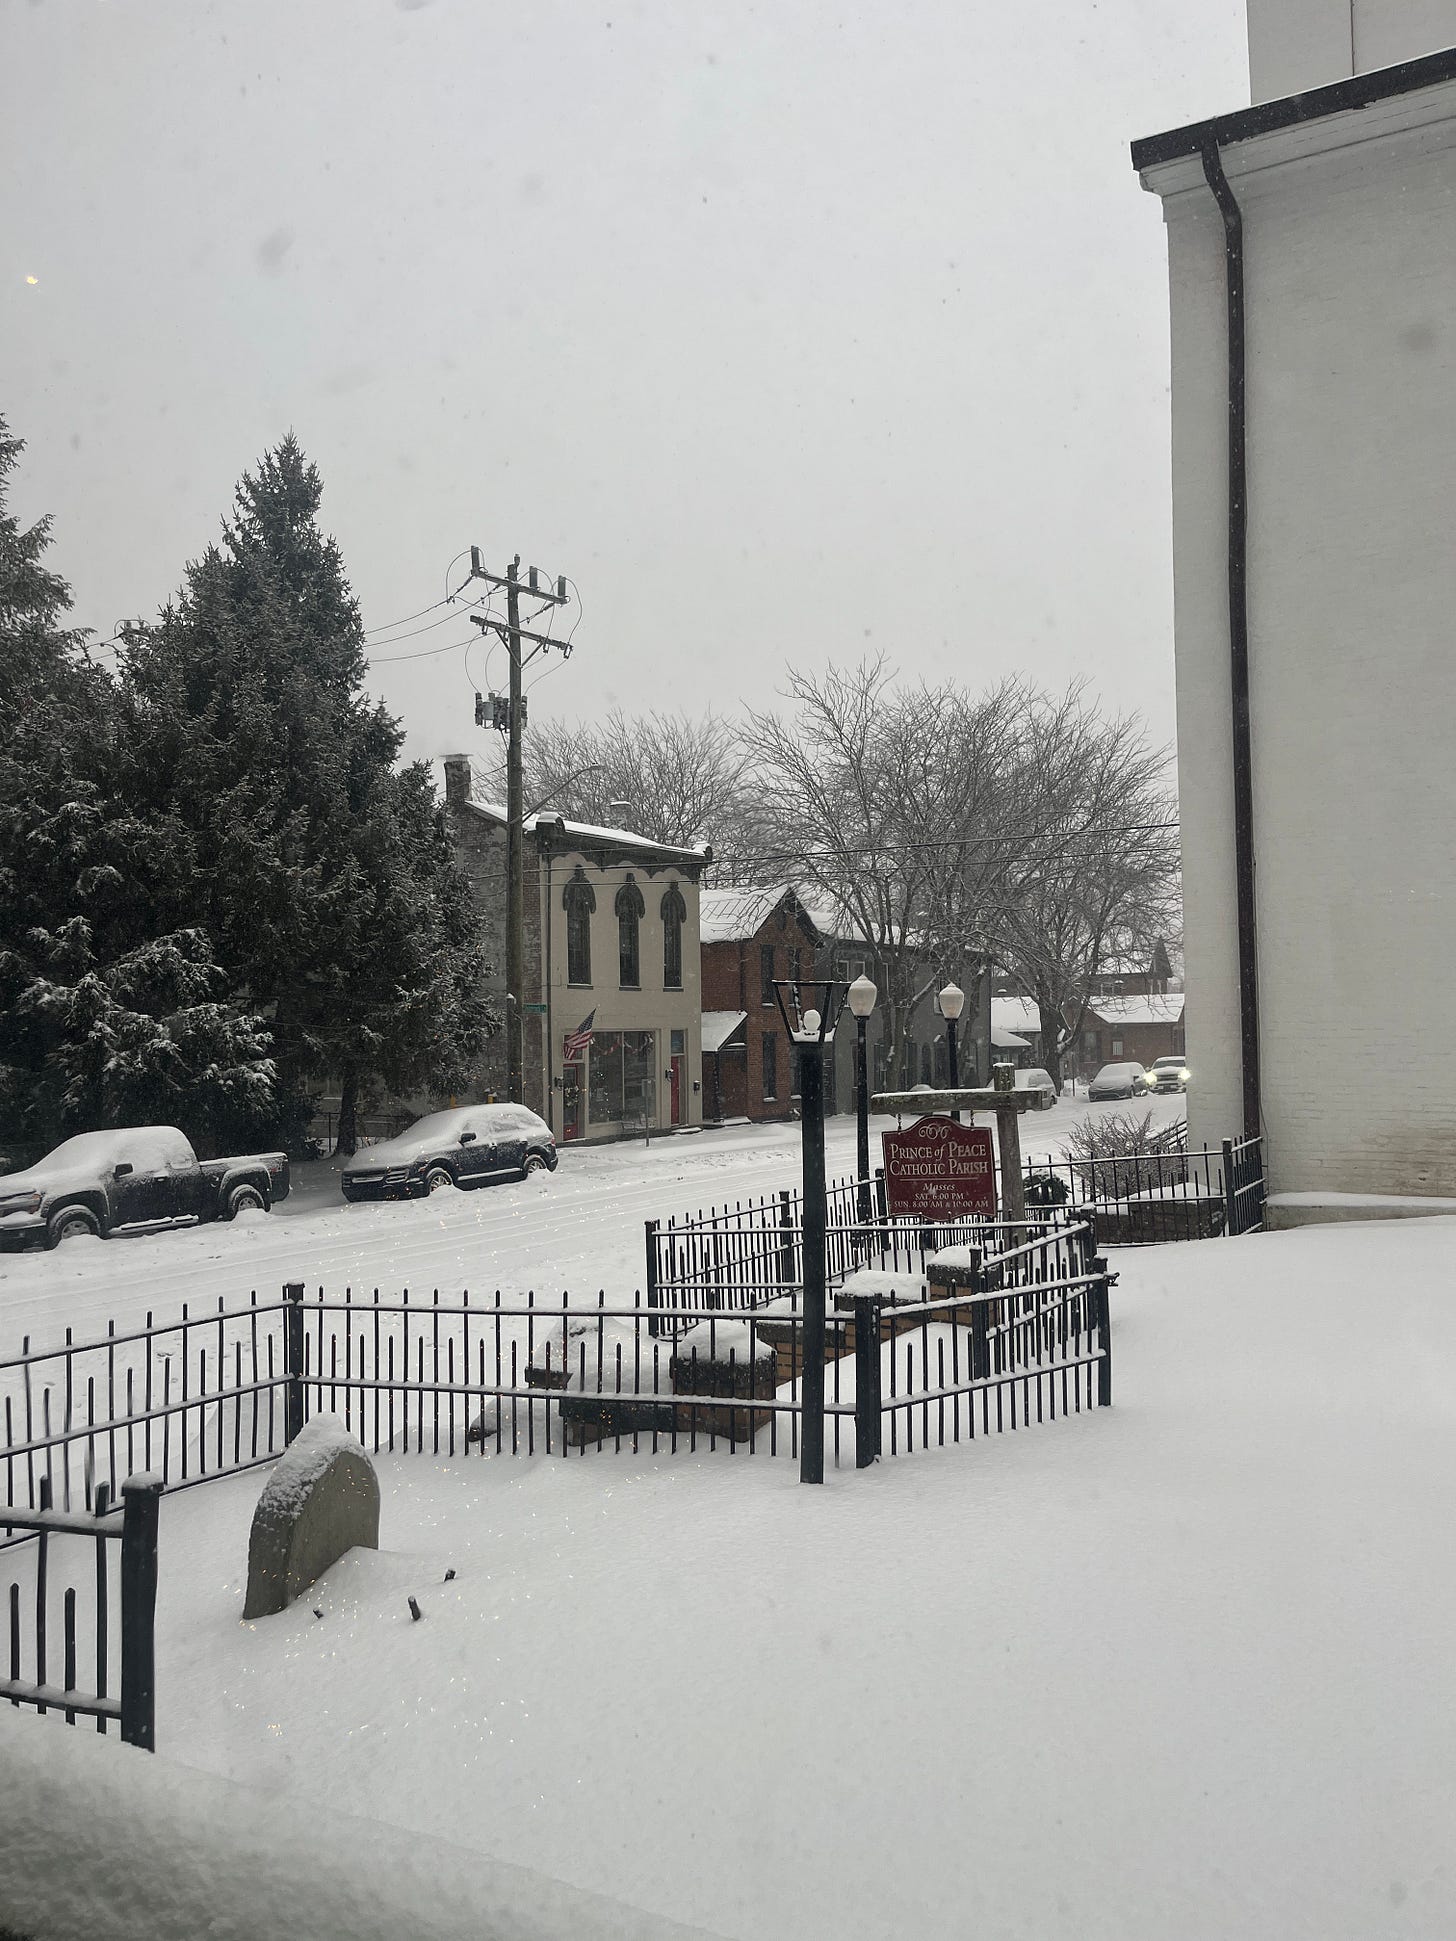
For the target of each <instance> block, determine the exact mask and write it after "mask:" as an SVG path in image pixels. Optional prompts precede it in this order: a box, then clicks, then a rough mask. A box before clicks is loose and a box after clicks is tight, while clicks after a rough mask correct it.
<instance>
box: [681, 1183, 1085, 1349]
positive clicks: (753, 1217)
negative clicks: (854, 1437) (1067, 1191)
mask: <svg viewBox="0 0 1456 1941" xmlns="http://www.w3.org/2000/svg"><path fill="white" fill-rule="evenodd" d="M827 1197H828V1218H827V1223H826V1229H825V1256H826V1260H825V1267H826V1279H827V1282H828V1285H829V1287H830V1288H831V1289H832V1288H834V1287H836V1286H838V1285H840V1284H841V1283H842V1282H843V1281H844V1279H845V1278H846V1276H848V1275H849V1274H851V1273H852V1272H854V1271H855V1269H857V1268H861V1267H866V1266H875V1267H877V1268H878V1269H879V1270H880V1271H881V1272H886V1273H897V1274H898V1273H904V1274H907V1275H912V1274H915V1273H923V1272H924V1265H925V1260H926V1258H927V1257H928V1255H929V1254H931V1253H933V1252H935V1251H936V1250H938V1249H939V1248H941V1247H948V1246H952V1245H956V1244H959V1243H970V1244H976V1245H979V1246H982V1247H989V1248H992V1249H995V1250H999V1249H1000V1248H1001V1247H1002V1246H1004V1245H1008V1244H1013V1243H1014V1242H1016V1241H1019V1240H1021V1239H1022V1238H1024V1237H1026V1236H1027V1235H1029V1234H1036V1233H1041V1232H1044V1231H1048V1230H1051V1229H1055V1228H1059V1227H1063V1226H1065V1225H1067V1224H1068V1223H1069V1221H1070V1219H1071V1217H1072V1216H1071V1214H1069V1213H1068V1212H1067V1211H1065V1210H1064V1209H1063V1208H1062V1207H1060V1206H1058V1205H1053V1206H1050V1207H1045V1208H1041V1207H1038V1208H1033V1209H1032V1210H1031V1212H1030V1213H1029V1216H1028V1219H1027V1220H1026V1221H1023V1222H1015V1223H1008V1222H1005V1221H1001V1220H986V1219H984V1218H982V1217H981V1216H979V1215H967V1216H965V1217H964V1218H958V1219H949V1220H942V1221H936V1222H934V1223H931V1222H928V1221H926V1220H925V1219H923V1218H907V1217H904V1216H900V1215H894V1216H892V1215H890V1214H889V1213H888V1212H887V1211H886V1201H885V1180H884V1174H883V1172H880V1173H877V1174H876V1175H875V1180H874V1206H875V1212H874V1217H873V1218H872V1219H870V1220H869V1221H868V1222H866V1221H862V1220H860V1219H859V1217H858V1187H857V1183H856V1182H855V1181H854V1180H839V1181H836V1182H834V1183H833V1184H831V1185H830V1187H829V1189H828V1195H827ZM802 1212H803V1206H802V1199H801V1196H800V1195H799V1194H797V1193H792V1192H789V1191H787V1190H785V1191H782V1192H780V1193H778V1194H775V1195H765V1196H763V1197H762V1198H760V1199H757V1200H750V1201H747V1202H740V1203H739V1204H738V1205H736V1206H734V1207H732V1208H725V1209H723V1210H722V1211H718V1210H714V1211H713V1212H711V1213H709V1214H706V1215H704V1214H699V1215H698V1216H696V1217H691V1216H689V1217H687V1218H684V1219H682V1220H678V1219H675V1218H674V1219H670V1220H667V1221H666V1222H664V1221H662V1220H648V1221H647V1222H646V1223H645V1235H646V1264H647V1273H646V1282H647V1304H648V1306H649V1307H650V1308H653V1309H656V1310H657V1311H658V1312H657V1315H656V1318H655V1319H654V1322H653V1325H652V1331H653V1333H654V1334H658V1335H671V1334H673V1333H675V1332H676V1330H677V1329H678V1327H679V1326H680V1325H682V1323H681V1322H680V1320H679V1318H678V1316H679V1311H680V1310H686V1309H688V1308H691V1307H694V1306H705V1307H709V1308H715V1309H722V1310H726V1311H730V1312H736V1311H743V1310H752V1309H755V1308H759V1307H762V1306H764V1305H765V1304H766V1303H768V1302H771V1301H776V1300H780V1299H782V1298H783V1296H784V1295H786V1294H790V1293H794V1292H797V1291H798V1290H799V1289H800V1288H801V1287H802V1286H803V1220H802Z"/></svg>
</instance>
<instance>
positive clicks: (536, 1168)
mask: <svg viewBox="0 0 1456 1941" xmlns="http://www.w3.org/2000/svg"><path fill="white" fill-rule="evenodd" d="M556 1160H557V1153H556V1141H555V1139H554V1138H553V1137H552V1133H551V1128H550V1126H549V1125H547V1123H546V1121H545V1120H544V1119H541V1118H538V1117H537V1116H536V1114H535V1113H534V1112H532V1111H530V1110H529V1109H528V1107H526V1106H524V1105H462V1106H458V1107H456V1108H455V1109H454V1110H453V1111H450V1112H430V1113H427V1114H426V1115H425V1117H424V1118H423V1119H416V1120H415V1122H414V1124H413V1125H412V1126H409V1127H407V1128H406V1129H405V1130H404V1131H403V1132H401V1133H399V1134H397V1135H396V1136H395V1137H394V1138H393V1139H381V1140H380V1142H379V1144H378V1145H376V1146H366V1147H365V1148H364V1149H363V1151H361V1152H356V1153H355V1154H354V1157H353V1158H352V1159H351V1160H349V1162H348V1163H347V1165H346V1166H345V1167H344V1171H343V1175H342V1177H341V1179H340V1182H339V1183H340V1185H341V1186H342V1188H343V1191H344V1198H345V1199H346V1200H403V1199H416V1198H419V1197H420V1196H421V1195H423V1194H425V1193H433V1192H435V1191H436V1190H437V1189H438V1188H439V1187H442V1186H484V1185H485V1184H486V1183H487V1182H488V1181H489V1180H493V1179H524V1178H525V1177H526V1175H527V1174H528V1173H539V1172H543V1171H544V1172H551V1173H554V1172H555V1171H556Z"/></svg>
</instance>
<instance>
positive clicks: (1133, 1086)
mask: <svg viewBox="0 0 1456 1941" xmlns="http://www.w3.org/2000/svg"><path fill="white" fill-rule="evenodd" d="M1152 1089H1153V1087H1152V1081H1151V1080H1150V1079H1149V1077H1148V1075H1147V1073H1146V1072H1145V1071H1144V1070H1143V1068H1142V1066H1141V1065H1139V1064H1138V1063H1137V1061H1136V1060H1135V1059H1126V1060H1122V1061H1120V1062H1119V1063H1117V1064H1115V1065H1104V1066H1103V1067H1102V1069H1101V1071H1100V1072H1098V1074H1097V1076H1096V1077H1095V1078H1094V1079H1093V1081H1092V1083H1091V1084H1090V1085H1089V1086H1088V1087H1087V1096H1088V1098H1089V1099H1135V1098H1140V1097H1141V1096H1142V1094H1143V1093H1144V1092H1151V1091H1152Z"/></svg>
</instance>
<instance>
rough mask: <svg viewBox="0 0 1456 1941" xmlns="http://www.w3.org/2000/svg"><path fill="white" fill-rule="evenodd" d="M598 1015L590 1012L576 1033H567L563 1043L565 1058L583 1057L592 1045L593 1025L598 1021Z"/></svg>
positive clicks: (562, 1048)
mask: <svg viewBox="0 0 1456 1941" xmlns="http://www.w3.org/2000/svg"><path fill="white" fill-rule="evenodd" d="M596 1015H597V1014H596V1012H595V1011H588V1012H587V1014H586V1016H585V1017H584V1018H583V1019H582V1021H581V1023H580V1024H579V1025H578V1026H577V1027H576V1029H575V1031H568V1032H567V1034H566V1036H565V1038H563V1039H562V1041H561V1055H562V1057H563V1058H568V1059H570V1058H580V1057H581V1054H582V1053H583V1052H584V1051H585V1050H586V1048H587V1046H588V1045H589V1044H590V1043H591V1035H592V1025H593V1023H594V1022H595V1021H596Z"/></svg>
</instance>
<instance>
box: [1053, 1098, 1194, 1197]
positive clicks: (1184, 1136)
mask: <svg viewBox="0 0 1456 1941" xmlns="http://www.w3.org/2000/svg"><path fill="white" fill-rule="evenodd" d="M1187 1153H1188V1126H1187V1122H1186V1121H1185V1120H1183V1119H1178V1120H1175V1121H1174V1123H1173V1124H1172V1125H1164V1126H1157V1127H1155V1126H1154V1125H1153V1115H1152V1113H1151V1112H1146V1113H1144V1114H1143V1116H1142V1117H1141V1118H1138V1116H1137V1115H1136V1114H1135V1113H1132V1112H1109V1113H1108V1114H1107V1116H1106V1117H1105V1118H1101V1119H1083V1120H1081V1121H1079V1123H1078V1124H1076V1125H1074V1126H1073V1127H1072V1129H1071V1131H1070V1132H1069V1133H1068V1134H1067V1157H1068V1159H1070V1160H1071V1162H1072V1169H1073V1171H1074V1172H1075V1173H1076V1175H1077V1177H1078V1179H1079V1180H1080V1181H1081V1182H1082V1184H1083V1185H1084V1186H1085V1187H1086V1189H1087V1194H1088V1197H1089V1198H1091V1199H1096V1200H1125V1199H1128V1198H1130V1197H1131V1196H1132V1195H1133V1194H1135V1193H1144V1192H1147V1191H1149V1190H1150V1189H1156V1188H1157V1187H1159V1186H1181V1185H1182V1184H1183V1183H1184V1181H1185V1180H1186V1179H1187V1177H1188V1159H1187Z"/></svg>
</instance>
